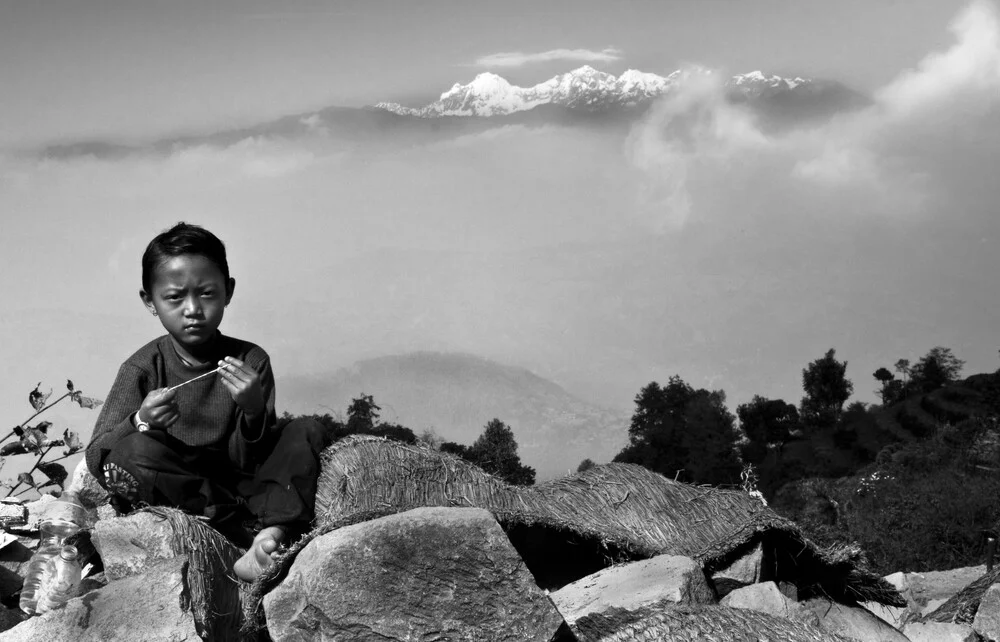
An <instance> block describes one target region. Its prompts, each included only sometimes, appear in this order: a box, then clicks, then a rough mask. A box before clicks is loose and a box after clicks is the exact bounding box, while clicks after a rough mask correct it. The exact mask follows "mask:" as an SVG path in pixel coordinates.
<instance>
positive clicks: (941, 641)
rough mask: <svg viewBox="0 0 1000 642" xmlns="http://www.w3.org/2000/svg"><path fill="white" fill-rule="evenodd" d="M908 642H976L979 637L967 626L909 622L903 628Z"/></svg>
mask: <svg viewBox="0 0 1000 642" xmlns="http://www.w3.org/2000/svg"><path fill="white" fill-rule="evenodd" d="M903 635H905V636H906V637H907V638H908V639H909V640H910V642H977V641H978V640H979V635H978V634H977V633H976V632H975V631H974V630H973V629H972V627H971V626H969V625H967V624H950V623H946V622H910V623H909V624H907V625H906V626H904V627H903Z"/></svg>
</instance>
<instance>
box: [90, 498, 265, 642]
mask: <svg viewBox="0 0 1000 642" xmlns="http://www.w3.org/2000/svg"><path fill="white" fill-rule="evenodd" d="M92 539H93V543H94V545H95V547H96V548H97V551H98V553H99V554H100V556H101V560H102V561H103V562H104V574H105V576H106V577H107V579H108V580H111V585H114V584H115V583H116V582H117V581H121V579H122V578H125V577H131V576H133V575H139V574H141V573H144V572H146V570H147V569H149V568H150V567H151V566H153V565H155V564H157V563H158V562H159V561H160V560H164V559H172V558H175V557H178V556H187V558H188V559H189V560H190V571H189V573H188V574H187V577H188V585H189V589H190V594H191V600H192V604H193V605H192V610H193V611H194V616H195V621H196V623H197V625H198V627H199V631H202V632H204V633H205V634H206V635H207V636H210V637H213V638H214V639H216V640H235V639H237V635H238V630H239V628H240V626H241V625H242V622H243V608H242V604H243V595H242V592H243V591H245V590H248V586H247V585H242V584H241V583H239V582H237V581H235V580H234V579H233V578H232V567H233V563H234V562H235V561H236V560H237V559H239V557H240V555H242V553H243V552H242V550H241V549H239V548H237V547H236V546H235V545H233V544H232V543H230V542H229V541H228V540H226V539H225V538H224V537H223V536H222V535H220V534H219V533H218V532H216V531H215V530H213V529H212V528H211V527H209V526H208V525H206V524H205V523H204V522H202V521H200V520H198V519H195V518H194V517H191V516H190V515H186V514H185V513H183V512H181V511H179V510H175V509H171V508H162V507H160V508H155V509H146V510H141V511H137V512H134V513H131V514H129V515H128V516H126V517H116V518H114V519H108V520H102V521H100V522H98V523H97V524H96V525H95V527H94V530H93V533H92Z"/></svg>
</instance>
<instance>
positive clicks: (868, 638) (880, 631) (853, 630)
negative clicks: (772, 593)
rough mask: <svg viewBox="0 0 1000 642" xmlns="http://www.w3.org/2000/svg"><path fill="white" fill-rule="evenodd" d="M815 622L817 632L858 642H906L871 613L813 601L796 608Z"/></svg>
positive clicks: (901, 635) (820, 598)
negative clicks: (808, 614)
mask: <svg viewBox="0 0 1000 642" xmlns="http://www.w3.org/2000/svg"><path fill="white" fill-rule="evenodd" d="M799 606H800V608H802V609H803V610H804V611H808V612H810V613H812V614H813V615H815V616H816V617H817V618H818V619H819V625H818V626H819V628H820V629H822V630H824V631H826V632H827V633H834V634H836V635H841V636H843V637H846V638H853V639H855V640H858V641H859V642H876V641H877V642H907V639H906V636H905V635H903V634H902V633H900V632H899V631H897V630H896V629H895V628H894V627H893V626H891V625H889V624H888V623H886V622H884V621H883V620H881V619H880V618H878V617H876V616H875V615H873V614H872V613H871V612H869V611H867V610H865V609H863V608H860V607H853V606H846V605H844V604H839V603H837V602H833V601H831V600H828V599H826V598H822V597H817V598H813V599H811V600H807V601H806V602H801V603H800V604H799Z"/></svg>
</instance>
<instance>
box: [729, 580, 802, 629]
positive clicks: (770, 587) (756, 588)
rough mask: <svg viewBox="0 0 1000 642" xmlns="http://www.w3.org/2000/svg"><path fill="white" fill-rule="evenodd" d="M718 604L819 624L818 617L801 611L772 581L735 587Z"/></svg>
mask: <svg viewBox="0 0 1000 642" xmlns="http://www.w3.org/2000/svg"><path fill="white" fill-rule="evenodd" d="M719 605H720V606H725V607H727V608H731V609H747V610H750V611H757V612H758V613H768V614H769V615H776V616H778V617H787V618H791V619H795V620H799V621H802V622H808V623H809V624H812V625H814V626H815V625H818V624H819V620H818V618H816V617H815V616H813V615H811V613H809V612H808V611H805V612H803V611H801V610H800V608H799V605H798V604H797V603H795V602H792V601H791V600H789V599H788V597H786V596H785V594H784V593H782V592H781V589H779V588H778V586H777V585H776V584H775V583H774V582H761V583H759V584H751V585H750V586H744V587H742V588H738V589H735V590H733V591H731V592H730V593H729V595H727V596H726V597H724V598H722V601H720V602H719Z"/></svg>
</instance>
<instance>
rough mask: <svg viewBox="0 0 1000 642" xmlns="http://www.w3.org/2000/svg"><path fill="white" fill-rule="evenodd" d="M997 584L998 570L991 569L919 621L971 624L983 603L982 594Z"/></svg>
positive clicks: (998, 579)
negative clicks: (980, 604)
mask: <svg viewBox="0 0 1000 642" xmlns="http://www.w3.org/2000/svg"><path fill="white" fill-rule="evenodd" d="M997 582H1000V568H996V569H993V571H991V572H989V573H987V574H985V575H983V576H982V577H980V578H979V579H978V580H976V581H974V582H971V583H970V584H969V585H968V586H966V587H965V588H963V589H962V590H961V591H959V592H958V593H956V594H955V595H953V596H952V597H951V599H949V600H948V601H947V602H945V603H944V604H942V605H941V606H939V607H938V608H936V609H935V610H933V611H932V612H930V613H928V614H927V615H925V616H924V617H923V618H922V620H921V621H923V622H954V623H956V624H972V621H973V620H974V619H976V613H977V612H978V611H979V603H980V602H982V601H983V594H984V593H986V589H988V588H989V587H991V586H993V585H994V584H996V583H997Z"/></svg>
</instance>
